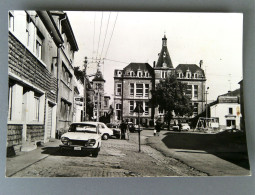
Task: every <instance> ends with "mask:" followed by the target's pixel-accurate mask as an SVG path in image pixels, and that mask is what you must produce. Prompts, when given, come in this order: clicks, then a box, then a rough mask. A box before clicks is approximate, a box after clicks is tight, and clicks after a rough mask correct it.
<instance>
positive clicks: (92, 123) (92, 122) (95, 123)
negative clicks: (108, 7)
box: [72, 121, 104, 125]
mask: <svg viewBox="0 0 255 195" xmlns="http://www.w3.org/2000/svg"><path fill="white" fill-rule="evenodd" d="M72 124H90V125H97V124H104V123H102V122H95V121H84V122H74V123H72Z"/></svg>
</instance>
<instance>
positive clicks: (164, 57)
mask: <svg viewBox="0 0 255 195" xmlns="http://www.w3.org/2000/svg"><path fill="white" fill-rule="evenodd" d="M166 41H167V38H166V36H165V35H164V37H163V38H162V49H161V52H160V53H159V57H158V61H157V64H156V68H162V67H164V66H163V64H164V63H165V64H166V66H165V67H166V68H174V67H173V63H172V60H171V57H170V55H169V52H168V49H167V43H166Z"/></svg>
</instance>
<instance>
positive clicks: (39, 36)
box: [36, 29, 44, 59]
mask: <svg viewBox="0 0 255 195" xmlns="http://www.w3.org/2000/svg"><path fill="white" fill-rule="evenodd" d="M43 39H44V37H43V35H42V33H41V32H40V31H39V30H38V29H37V31H36V57H38V58H39V59H42V45H43Z"/></svg>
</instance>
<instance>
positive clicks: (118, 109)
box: [116, 104, 121, 120]
mask: <svg viewBox="0 0 255 195" xmlns="http://www.w3.org/2000/svg"><path fill="white" fill-rule="evenodd" d="M116 118H117V120H120V119H121V104H116Z"/></svg>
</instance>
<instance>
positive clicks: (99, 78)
mask: <svg viewBox="0 0 255 195" xmlns="http://www.w3.org/2000/svg"><path fill="white" fill-rule="evenodd" d="M92 81H103V82H105V80H104V78H103V74H102V72H101V71H100V70H99V69H97V72H96V75H95V77H94V79H93V80H92Z"/></svg>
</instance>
